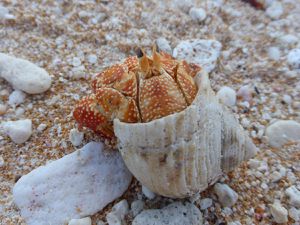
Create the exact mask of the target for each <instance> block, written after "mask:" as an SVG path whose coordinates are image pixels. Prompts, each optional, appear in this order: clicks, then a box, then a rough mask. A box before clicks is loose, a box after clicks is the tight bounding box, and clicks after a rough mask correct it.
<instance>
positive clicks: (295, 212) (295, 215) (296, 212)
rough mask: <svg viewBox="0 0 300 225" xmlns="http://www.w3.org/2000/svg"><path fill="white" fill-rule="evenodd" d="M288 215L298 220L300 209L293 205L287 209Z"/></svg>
mask: <svg viewBox="0 0 300 225" xmlns="http://www.w3.org/2000/svg"><path fill="white" fill-rule="evenodd" d="M289 216H290V217H291V218H292V219H293V220H295V221H296V222H298V221H300V209H296V208H294V207H292V208H290V209H289Z"/></svg>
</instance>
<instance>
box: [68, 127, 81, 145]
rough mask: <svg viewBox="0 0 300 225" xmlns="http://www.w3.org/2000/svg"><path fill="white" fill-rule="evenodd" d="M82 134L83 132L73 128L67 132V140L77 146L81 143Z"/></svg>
mask: <svg viewBox="0 0 300 225" xmlns="http://www.w3.org/2000/svg"><path fill="white" fill-rule="evenodd" d="M83 137H84V134H83V132H79V131H78V130H77V129H75V128H73V129H71V130H70V133H69V140H70V142H71V143H72V145H73V146H78V145H80V144H81V142H82V140H83Z"/></svg>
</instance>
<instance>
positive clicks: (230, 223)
mask: <svg viewBox="0 0 300 225" xmlns="http://www.w3.org/2000/svg"><path fill="white" fill-rule="evenodd" d="M227 225H242V224H241V222H240V221H232V222H228V223H227Z"/></svg>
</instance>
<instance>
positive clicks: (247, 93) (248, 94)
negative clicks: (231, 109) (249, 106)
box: [236, 85, 253, 102]
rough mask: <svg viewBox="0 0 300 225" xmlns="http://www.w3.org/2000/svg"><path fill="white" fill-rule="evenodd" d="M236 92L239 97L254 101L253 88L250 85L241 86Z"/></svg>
mask: <svg viewBox="0 0 300 225" xmlns="http://www.w3.org/2000/svg"><path fill="white" fill-rule="evenodd" d="M236 94H237V96H238V97H241V98H242V100H243V101H246V102H252V94H253V90H252V89H251V88H250V87H249V85H244V86H242V87H240V89H239V90H238V92H237V93H236Z"/></svg>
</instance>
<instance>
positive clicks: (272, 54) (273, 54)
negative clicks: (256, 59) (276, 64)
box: [268, 47, 281, 61]
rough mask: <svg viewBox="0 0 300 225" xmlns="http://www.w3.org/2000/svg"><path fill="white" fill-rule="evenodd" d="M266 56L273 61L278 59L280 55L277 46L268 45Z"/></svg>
mask: <svg viewBox="0 0 300 225" xmlns="http://www.w3.org/2000/svg"><path fill="white" fill-rule="evenodd" d="M268 56H269V58H270V59H272V60H274V61H278V60H279V59H280V56H281V52H280V49H279V48H278V47H270V48H269V49H268Z"/></svg>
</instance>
